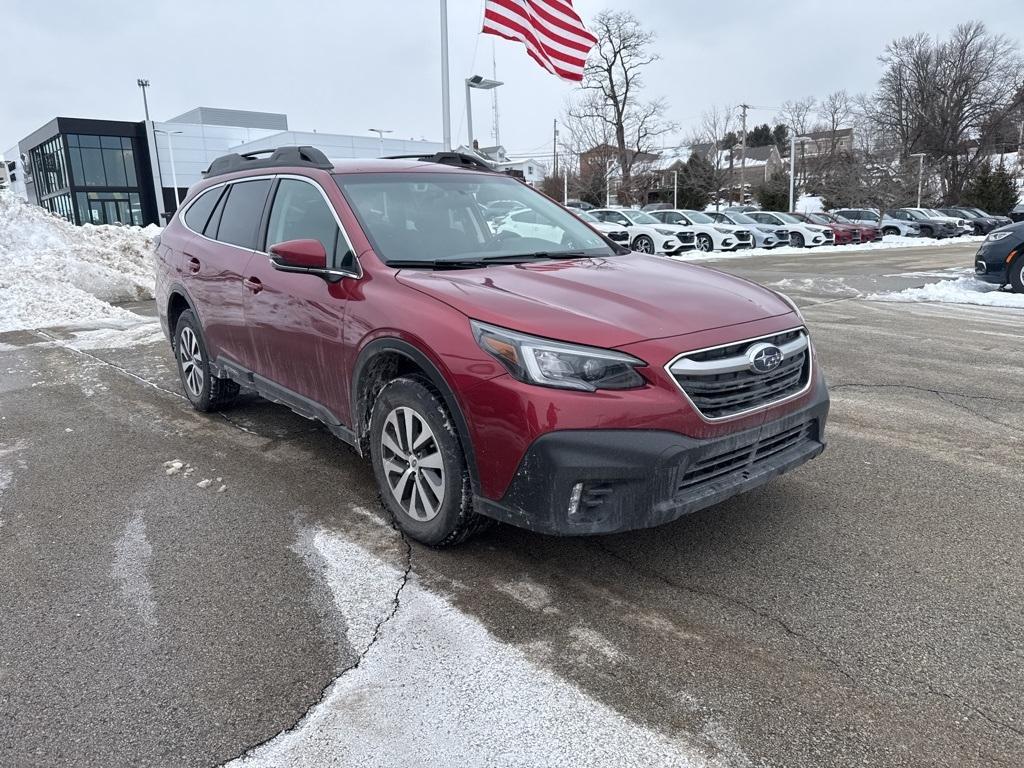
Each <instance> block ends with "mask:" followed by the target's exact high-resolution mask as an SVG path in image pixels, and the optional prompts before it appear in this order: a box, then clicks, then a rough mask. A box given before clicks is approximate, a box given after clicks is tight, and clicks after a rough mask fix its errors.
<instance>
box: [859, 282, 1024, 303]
mask: <svg viewBox="0 0 1024 768" xmlns="http://www.w3.org/2000/svg"><path fill="white" fill-rule="evenodd" d="M867 298H868V299H869V300H870V301H898V302H914V301H932V302H940V303H943V304H974V305H976V306H979V307H1009V308H1011V309H1024V294H1021V293H1007V292H1006V291H1001V290H999V288H998V287H997V286H995V285H991V284H989V283H983V282H981V281H980V280H976V279H975V278H973V277H959V278H957V279H956V280H943V281H942V282H938V283H929V284H928V285H922V286H921V287H920V288H907V289H906V290H903V291H896V292H894V293H876V294H872V295H871V296H868V297H867Z"/></svg>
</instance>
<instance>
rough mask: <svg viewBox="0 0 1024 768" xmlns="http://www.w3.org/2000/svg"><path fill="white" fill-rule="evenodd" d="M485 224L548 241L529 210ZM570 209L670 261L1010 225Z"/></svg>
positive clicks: (937, 218) (851, 211)
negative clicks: (687, 255) (690, 255)
mask: <svg viewBox="0 0 1024 768" xmlns="http://www.w3.org/2000/svg"><path fill="white" fill-rule="evenodd" d="M492 206H494V210H489V211H487V216H488V219H489V220H490V221H491V223H492V226H494V227H495V229H496V230H498V229H500V230H503V231H508V232H510V233H514V234H517V235H519V236H521V237H539V238H541V239H547V236H550V234H551V233H549V232H547V230H548V229H550V228H551V224H550V223H547V222H545V221H544V220H542V219H541V217H540V216H539V215H538V214H537V213H536V212H534V211H530V210H525V209H522V210H517V209H516V208H515V204H512V205H511V206H510V207H508V208H502V207H501V205H500V203H496V204H492ZM570 210H572V211H573V212H574V213H576V215H577V216H579V217H580V218H582V219H583V220H585V221H587V222H588V223H589V224H591V225H592V226H594V227H595V228H597V229H598V230H600V231H602V232H604V234H605V235H606V236H607V237H608V238H609V239H611V240H614V241H615V242H618V243H621V244H623V245H627V246H629V247H630V248H632V249H633V250H634V251H640V252H642V253H658V254H667V255H674V254H677V253H682V252H686V251H693V250H696V251H705V252H709V251H735V250H740V249H743V248H769V249H770V248H778V247H780V246H784V245H785V246H793V247H796V248H813V247H816V246H825V245H855V244H860V243H869V242H872V241H875V240H879V239H881V238H882V237H883V236H885V235H901V236H904V237H933V238H947V237H959V236H962V235H969V234H978V235H984V234H988V232H990V231H992V230H993V229H995V228H996V227H999V226H1002V225H1003V224H1006V223H1009V221H1010V220H1009V219H1008V218H1006V217H1005V216H991V215H989V214H988V213H986V212H984V211H982V210H980V209H978V208H967V207H956V208H943V209H941V210H935V209H930V208H899V209H895V210H889V211H885V212H884V214H883V215H882V216H879V214H878V211H877V210H875V209H870V208H839V209H836V210H833V211H832V212H830V213H824V212H820V213H786V212H783V211H763V210H760V209H757V208H753V207H750V206H739V207H731V208H725V209H723V210H721V211H694V210H688V209H679V208H672V207H670V206H668V205H666V204H664V203H655V204H651V205H647V206H644V209H643V210H637V209H634V208H619V207H607V208H593V207H588V208H587V209H586V210H585V209H584V206H582V205H577V206H574V205H572V204H571V203H570Z"/></svg>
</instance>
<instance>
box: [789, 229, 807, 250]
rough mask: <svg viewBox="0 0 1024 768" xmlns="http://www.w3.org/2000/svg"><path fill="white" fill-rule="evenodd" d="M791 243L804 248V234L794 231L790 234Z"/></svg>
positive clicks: (795, 246)
mask: <svg viewBox="0 0 1024 768" xmlns="http://www.w3.org/2000/svg"><path fill="white" fill-rule="evenodd" d="M789 244H790V245H792V246H793V247H794V248H803V247H804V245H805V244H806V242H805V240H804V236H803V235H802V234H800V233H799V232H793V233H792V234H791V235H790V236H789Z"/></svg>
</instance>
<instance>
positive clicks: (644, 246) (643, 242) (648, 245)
mask: <svg viewBox="0 0 1024 768" xmlns="http://www.w3.org/2000/svg"><path fill="white" fill-rule="evenodd" d="M633 250H634V251H639V252H640V253H654V243H653V242H651V239H650V238H649V237H638V238H637V239H636V243H635V244H634V246H633Z"/></svg>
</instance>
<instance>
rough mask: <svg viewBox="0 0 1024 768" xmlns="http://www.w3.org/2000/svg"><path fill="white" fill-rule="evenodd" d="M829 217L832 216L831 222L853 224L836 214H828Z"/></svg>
mask: <svg viewBox="0 0 1024 768" xmlns="http://www.w3.org/2000/svg"><path fill="white" fill-rule="evenodd" d="M830 215H831V216H832V220H833V221H838V222H839V223H840V224H852V223H853V222H852V221H850V220H849V219H848V218H846V217H845V216H840V215H839V214H838V213H833V214H830Z"/></svg>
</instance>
